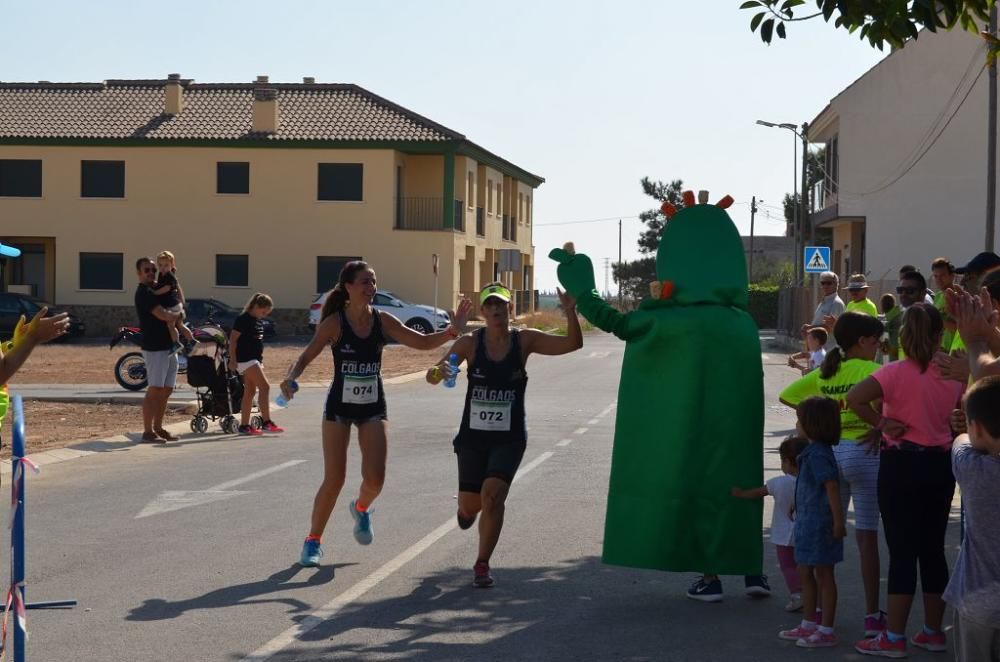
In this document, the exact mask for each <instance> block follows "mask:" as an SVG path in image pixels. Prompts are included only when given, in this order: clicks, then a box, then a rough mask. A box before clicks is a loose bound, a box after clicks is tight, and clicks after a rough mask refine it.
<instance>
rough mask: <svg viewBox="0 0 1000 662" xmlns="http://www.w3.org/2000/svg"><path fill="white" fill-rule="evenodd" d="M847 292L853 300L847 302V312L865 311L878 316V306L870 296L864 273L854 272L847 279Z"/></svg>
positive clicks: (866, 313) (867, 313)
mask: <svg viewBox="0 0 1000 662" xmlns="http://www.w3.org/2000/svg"><path fill="white" fill-rule="evenodd" d="M844 289H845V290H847V294H848V295H850V297H851V300H850V301H848V302H847V312H849V313H864V314H865V315H871V316H872V317H878V308H876V307H875V302H874V301H872V300H871V299H869V298H868V280H867V279H866V278H865V275H864V274H854V275H853V276H851V277H850V278H848V279H847V287H845V288H844Z"/></svg>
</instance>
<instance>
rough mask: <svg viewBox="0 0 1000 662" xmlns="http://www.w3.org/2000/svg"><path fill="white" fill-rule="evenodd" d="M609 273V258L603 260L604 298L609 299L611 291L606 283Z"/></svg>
mask: <svg viewBox="0 0 1000 662" xmlns="http://www.w3.org/2000/svg"><path fill="white" fill-rule="evenodd" d="M610 273H611V258H610V257H606V258H604V296H605V297H610V296H611V290H610V289H609V287H608V283H609V281H608V275H609V274H610Z"/></svg>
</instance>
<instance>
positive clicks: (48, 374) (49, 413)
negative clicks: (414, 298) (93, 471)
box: [0, 340, 443, 459]
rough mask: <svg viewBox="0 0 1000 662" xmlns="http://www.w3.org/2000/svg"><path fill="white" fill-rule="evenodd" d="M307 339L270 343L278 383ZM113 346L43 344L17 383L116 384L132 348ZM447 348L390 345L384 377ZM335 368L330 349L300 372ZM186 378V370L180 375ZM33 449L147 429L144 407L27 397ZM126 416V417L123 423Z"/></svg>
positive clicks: (268, 356)
mask: <svg viewBox="0 0 1000 662" xmlns="http://www.w3.org/2000/svg"><path fill="white" fill-rule="evenodd" d="M305 345H306V341H305V340H302V341H299V342H278V343H268V344H267V345H265V346H264V363H265V372H266V373H267V375H268V379H269V380H270V381H271V383H272V384H277V383H278V382H279V381H281V378H282V376H283V375H284V374H285V371H286V370H287V369H288V366H289V365H291V364H292V363H293V362H294V361H295V359H297V358H298V356H299V354H300V353H301V352H302V350H303V349H304V347H305ZM134 349H135V348H132V347H130V348H127V349H122V348H117V349H115V350H112V351H108V346H107V345H106V344H104V343H101V344H97V343H93V342H89V343H63V344H56V345H43V346H41V347H39V348H37V349H36V350H35V351H34V352H33V353H32V355H31V357H30V358H29V359H28V361H27V363H25V365H24V366H23V367H22V368H21V370H19V371H18V373H17V375H16V376H15V378H14V379H13V380H11V386H12V387H16V385H17V384H18V383H21V384H112V383H114V374H113V370H114V366H115V361H117V360H118V357H120V356H121V355H122V354H124V353H125V352H126V351H133V350H134ZM442 352H443V350H441V349H436V350H432V351H429V352H425V351H418V350H414V349H410V348H408V347H402V346H398V345H390V346H388V347H386V349H385V351H384V353H383V358H382V374H383V376H384V377H396V376H399V375H405V374H409V373H411V372H417V371H420V370H423V369H425V368H427V367H428V366H429V365H431V364H432V363H434V362H435V361H437V360H438V359H439V358H440V357H441V354H442ZM332 373H333V357H332V354H331V353H330V352H329V351H328V350H327V351H324V352H323V353H322V354H321V355H320V356H318V357H317V358H316V359H315V360H314V361H313V362H312V364H310V365H309V367H308V368H307V369H306V371H305V372H304V373H303V374H302V377H300V381H301V382H328V381H329V380H330V376H331V375H332ZM178 379H180V380H181V381H183V379H184V376H183V375H180V376H179V377H178ZM24 407H25V420H26V422H27V437H28V452H29V453H38V452H40V451H44V450H49V449H52V448H64V447H66V446H70V445H72V444H74V443H75V442H80V441H86V440H94V439H107V438H109V437H113V436H116V435H120V434H124V433H126V432H129V433H134V432H141V431H142V412H141V411H140V409H139V407H138V406H137V405H127V404H64V403H56V402H37V401H33V400H29V401H25V403H24ZM189 419H190V416H188V415H186V414H184V413H182V412H170V411H168V412H167V417H166V419H165V420H164V424H165V425H169V424H171V423H177V422H179V421H186V420H189ZM123 421H125V423H124V424H123ZM3 436H4V447H3V448H2V449H0V459H5V458H9V457H10V422H9V419H8V420H5V421H4V427H3Z"/></svg>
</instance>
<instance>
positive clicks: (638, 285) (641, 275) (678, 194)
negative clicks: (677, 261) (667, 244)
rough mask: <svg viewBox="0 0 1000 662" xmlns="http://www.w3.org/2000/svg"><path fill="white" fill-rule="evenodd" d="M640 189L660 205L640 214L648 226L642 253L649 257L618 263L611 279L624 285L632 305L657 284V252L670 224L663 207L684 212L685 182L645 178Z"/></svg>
mask: <svg viewBox="0 0 1000 662" xmlns="http://www.w3.org/2000/svg"><path fill="white" fill-rule="evenodd" d="M639 185H640V186H642V192H643V193H645V194H646V195H648V196H649V197H651V198H652V199H653V200H655V201H656V203H657V204H656V207H655V208H653V209H647V210H646V211H644V212H642V213H641V214H639V220H641V221H642V222H643V224H645V226H646V229H644V230H643V231H642V233H641V234H640V235H639V252H640V253H642V254H643V255H645V256H646V257H644V258H642V259H639V260H634V261H632V262H626V263H624V264H621V263H617V262H616V263H614V264H613V265H612V275H613V277H614V279H615V282H616V283H619V284H620V285H621V289H622V297H623V298H625V299H626V300H627V302H628V303H629V305H631V304H634V303H637V302H638V301H641V300H642V299H644V298H646V297H647V296H649V284H650V283H651V282H653V281H655V280H656V257H655V255H656V249H657V248H659V246H660V235H661V234H662V233H663V226H664V225H665V224H666V222H667V217H666V216H664V215H663V212H662V211H661V210H660V205H661V204H662V203H663V201H664V200H666V201H668V202H670V203H671V204H673V205H674V206H675V207H677V209H678V211H679V210H681V209H683V208H684V199H683V198H682V195H683V193H684V182H683V181H682V180H680V179H674V180H671V181H667V182H663V181H653V180H651V179H650V178H649V177H643V178H642V179H641V180H640V181H639Z"/></svg>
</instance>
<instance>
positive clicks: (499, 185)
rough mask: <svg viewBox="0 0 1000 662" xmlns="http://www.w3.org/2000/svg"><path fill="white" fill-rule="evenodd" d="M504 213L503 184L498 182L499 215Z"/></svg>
mask: <svg viewBox="0 0 1000 662" xmlns="http://www.w3.org/2000/svg"><path fill="white" fill-rule="evenodd" d="M502 213H503V184H501V183H500V182H497V216H499V215H500V214H502Z"/></svg>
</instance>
